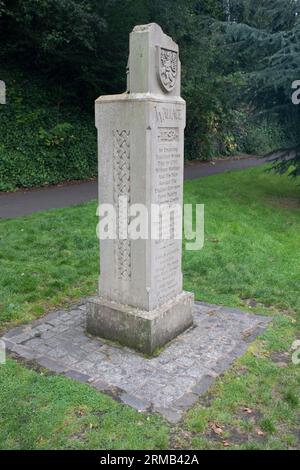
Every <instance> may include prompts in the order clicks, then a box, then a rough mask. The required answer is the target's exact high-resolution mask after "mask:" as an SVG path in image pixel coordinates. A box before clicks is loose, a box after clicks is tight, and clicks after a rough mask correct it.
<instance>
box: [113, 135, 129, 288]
mask: <svg viewBox="0 0 300 470" xmlns="http://www.w3.org/2000/svg"><path fill="white" fill-rule="evenodd" d="M113 158H114V160H113V165H114V203H115V208H116V210H117V211H118V213H119V201H120V199H119V198H120V197H121V196H122V197H123V198H124V197H125V198H126V199H127V203H128V204H130V131H126V130H121V131H119V130H115V131H114V153H113ZM122 217H123V218H124V217H126V215H124V214H122V215H120V216H119V218H118V219H117V234H118V237H117V240H116V243H115V265H116V269H117V276H118V278H119V279H127V280H128V279H130V277H131V243H130V240H129V239H128V238H127V239H121V238H120V236H119V228H120V225H122V226H124V225H125V227H127V225H128V216H127V220H123V219H122Z"/></svg>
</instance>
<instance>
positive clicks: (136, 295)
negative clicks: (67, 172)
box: [87, 23, 194, 354]
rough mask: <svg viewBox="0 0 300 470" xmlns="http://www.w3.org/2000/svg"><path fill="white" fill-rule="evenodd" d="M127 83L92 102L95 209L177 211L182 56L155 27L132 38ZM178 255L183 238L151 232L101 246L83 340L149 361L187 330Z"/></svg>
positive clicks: (187, 296)
mask: <svg viewBox="0 0 300 470" xmlns="http://www.w3.org/2000/svg"><path fill="white" fill-rule="evenodd" d="M127 84H128V90H127V92H126V93H123V94H121V95H113V96H101V97H100V98H98V99H97V101H96V127H97V129H98V152H99V200H100V203H101V204H107V203H108V204H112V205H113V206H114V207H115V208H116V209H117V208H118V207H117V206H118V205H119V202H118V201H119V200H120V196H122V200H123V201H125V202H127V203H128V205H132V204H142V205H143V206H144V207H146V208H147V209H148V211H149V213H151V206H152V205H153V204H156V205H163V204H177V205H180V206H182V200H183V153H184V128H185V102H184V100H183V99H182V98H181V97H180V60H179V51H178V46H177V44H176V43H174V41H173V40H172V39H171V38H170V37H168V36H166V35H165V34H164V33H163V31H162V30H161V28H160V27H159V26H158V25H157V24H155V23H153V24H148V25H143V26H136V27H135V28H134V30H133V32H132V33H131V35H130V54H129V70H128V77H127ZM152 222H153V221H152V220H151V217H150V219H149V225H151V223H152ZM127 223H129V218H128V220H127V219H126V220H125V224H127ZM120 224H124V217H123V220H120V217H119V218H118V219H117V221H116V225H117V226H119V225H120ZM181 251H182V240H181V239H175V238H174V239H172V238H170V239H157V238H155V239H154V238H152V237H151V233H150V236H149V238H148V239H142V238H141V239H129V238H124V237H119V236H117V239H114V240H112V239H101V240H100V259H101V274H100V280H99V296H98V297H95V298H94V299H93V300H91V301H90V302H89V305H88V315H87V331H88V333H90V334H92V335H96V336H100V337H103V338H107V339H109V340H113V341H117V342H119V343H121V344H123V345H126V346H129V347H131V348H134V349H136V350H139V351H141V352H144V353H147V354H152V353H153V352H154V351H155V350H156V349H157V348H159V347H161V346H163V345H164V344H166V343H167V342H168V341H170V340H171V339H172V338H174V337H175V336H177V335H178V334H179V333H181V332H183V331H184V330H186V329H187V328H188V327H190V326H191V325H192V322H193V320H192V310H193V303H194V297H193V294H191V293H187V292H183V291H182V273H181Z"/></svg>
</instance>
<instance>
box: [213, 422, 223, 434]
mask: <svg viewBox="0 0 300 470" xmlns="http://www.w3.org/2000/svg"><path fill="white" fill-rule="evenodd" d="M210 428H211V430H212V431H213V432H214V433H215V434H217V435H218V436H220V435H221V434H223V432H224V431H223V429H222V428H221V426H219V425H218V424H216V423H210Z"/></svg>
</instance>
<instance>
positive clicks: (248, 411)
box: [243, 407, 253, 415]
mask: <svg viewBox="0 0 300 470" xmlns="http://www.w3.org/2000/svg"><path fill="white" fill-rule="evenodd" d="M243 412H244V413H247V414H248V415H251V414H252V413H253V410H251V408H247V407H245V408H243Z"/></svg>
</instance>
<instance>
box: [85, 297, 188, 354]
mask: <svg viewBox="0 0 300 470" xmlns="http://www.w3.org/2000/svg"><path fill="white" fill-rule="evenodd" d="M193 301H194V299H193V295H191V294H190V293H188V292H183V293H181V294H179V295H178V296H176V297H175V298H174V299H172V300H170V301H169V302H167V303H166V304H164V305H162V306H161V307H158V308H157V309H155V310H152V311H150V312H148V311H145V310H140V309H135V308H133V307H129V306H127V305H122V304H118V303H117V302H109V301H107V300H105V299H102V298H99V297H96V298H95V299H94V301H90V302H89V304H88V315H87V331H88V332H89V333H90V334H92V335H94V336H100V337H102V338H107V339H110V340H114V341H117V342H119V343H120V344H123V345H126V346H129V347H131V348H133V349H136V350H137V351H141V352H143V353H146V354H152V353H154V352H155V351H156V350H157V349H158V348H160V347H162V346H164V345H165V344H166V343H167V342H168V341H170V340H172V339H173V338H174V337H175V336H177V335H178V334H180V333H182V332H183V331H185V330H186V329H187V328H189V327H190V326H191V325H192V324H193V320H192V317H191V310H192V306H193Z"/></svg>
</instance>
